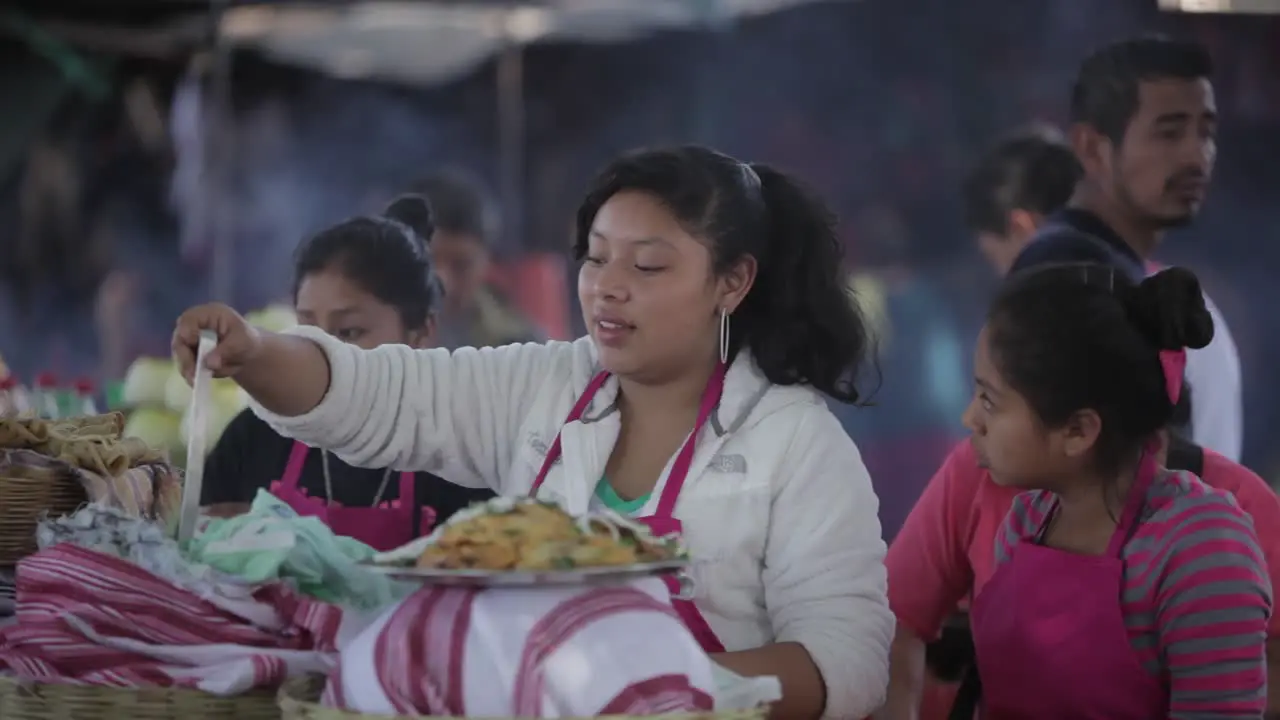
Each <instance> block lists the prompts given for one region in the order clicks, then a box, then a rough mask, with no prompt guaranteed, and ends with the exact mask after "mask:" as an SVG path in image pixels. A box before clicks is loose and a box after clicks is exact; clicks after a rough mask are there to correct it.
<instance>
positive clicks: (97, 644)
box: [0, 543, 372, 694]
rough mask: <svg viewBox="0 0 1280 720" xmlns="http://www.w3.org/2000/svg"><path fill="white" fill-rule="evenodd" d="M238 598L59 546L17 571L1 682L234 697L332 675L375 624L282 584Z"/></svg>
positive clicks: (1, 635)
mask: <svg viewBox="0 0 1280 720" xmlns="http://www.w3.org/2000/svg"><path fill="white" fill-rule="evenodd" d="M230 590H231V591H230V592H228V593H227V594H226V596H225V597H224V596H219V595H217V594H212V593H211V594H210V596H209V597H198V596H197V595H195V594H194V593H192V592H189V591H187V590H183V589H181V588H178V587H176V586H174V585H173V584H171V583H170V582H168V581H167V580H164V579H163V578H160V577H158V576H156V575H153V574H151V573H150V572H148V571H146V570H143V569H142V568H140V567H138V566H137V565H134V564H132V563H130V562H128V561H127V560H123V559H120V558H117V557H114V556H111V555H106V554H103V553H99V552H95V551H93V550H88V549H85V548H82V547H79V546H77V545H74V544H71V543H62V544H59V545H56V546H54V547H51V548H49V549H46V550H42V551H41V552H39V553H36V554H35V555H32V556H30V557H28V558H27V559H25V560H23V561H22V562H21V563H20V564H19V565H18V580H17V614H16V616H15V620H16V621H17V622H14V623H12V624H10V625H8V626H6V627H4V628H2V629H0V672H6V671H7V672H12V673H15V674H17V675H19V676H21V677H24V678H28V679H32V680H36V681H62V682H80V683H86V684H95V685H110V686H117V687H131V686H138V685H161V686H180V687H193V688H199V689H201V690H205V691H207V692H212V693H217V694H235V693H239V692H243V691H245V690H249V689H251V688H260V687H274V686H276V685H278V684H280V683H281V682H282V681H283V680H284V679H285V678H286V677H289V676H293V675H297V674H301V673H308V672H327V671H328V670H330V669H331V668H332V667H334V665H335V664H336V652H337V647H338V644H339V643H340V642H342V641H343V639H344V638H346V637H350V636H354V635H355V634H356V633H357V632H358V630H359V627H357V626H356V624H357V623H360V622H366V624H367V620H371V619H372V618H368V619H365V621H362V620H360V619H359V618H355V617H353V616H347V615H346V614H344V613H343V611H342V610H341V609H339V608H338V607H336V606H333V605H329V604H326V603H322V602H319V601H315V600H311V599H309V598H305V597H302V596H299V595H297V594H296V593H294V592H293V591H292V590H291V589H289V588H288V587H287V586H285V585H283V584H275V585H269V586H263V587H261V588H256V589H246V588H244V587H243V586H240V587H237V588H231V589H230ZM237 594H239V595H240V597H237Z"/></svg>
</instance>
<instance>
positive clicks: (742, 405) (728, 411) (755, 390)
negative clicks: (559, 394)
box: [574, 337, 816, 436]
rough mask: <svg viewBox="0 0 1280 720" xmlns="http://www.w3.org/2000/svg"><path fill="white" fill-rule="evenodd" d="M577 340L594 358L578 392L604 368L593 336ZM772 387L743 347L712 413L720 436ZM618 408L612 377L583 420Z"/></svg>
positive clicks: (736, 425) (597, 418) (711, 422)
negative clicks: (587, 348) (583, 344)
mask: <svg viewBox="0 0 1280 720" xmlns="http://www.w3.org/2000/svg"><path fill="white" fill-rule="evenodd" d="M577 342H579V343H586V344H587V345H588V346H589V347H590V353H591V360H592V362H591V363H590V366H591V370H590V372H589V373H586V374H585V376H583V377H577V378H574V380H575V381H576V382H575V383H574V385H575V386H576V388H577V389H578V392H582V390H583V389H585V388H586V385H587V383H588V382H590V381H591V378H593V377H595V375H596V374H597V373H599V372H601V369H602V368H601V366H600V360H599V355H598V354H597V352H596V347H595V343H594V342H593V341H592V340H591V338H590V337H583V338H580V339H579V340H577ZM771 389H775V388H774V386H773V385H772V384H771V383H770V382H769V380H768V378H766V377H765V376H764V373H763V372H761V370H760V366H759V365H757V364H756V361H755V358H754V356H752V354H751V352H750V351H749V350H747V349H745V348H744V349H742V350H741V351H739V352H738V354H737V357H735V358H734V360H733V362H732V363H731V364H730V365H729V370H728V372H727V373H725V377H724V391H723V393H722V394H721V395H720V403H719V404H718V405H717V406H716V409H715V411H713V412H712V413H711V418H710V420H709V422H708V424H709V425H710V426H711V427H712V428H713V429H714V430H715V433H716V435H717V436H722V435H725V434H726V433H730V432H733V431H735V430H737V429H738V428H739V427H741V426H742V424H743V423H745V422H746V420H747V418H748V417H749V416H750V415H751V412H752V411H753V410H755V409H756V407H757V406H759V405H760V404H761V401H763V400H764V399H765V396H766V395H770V390H771ZM776 389H782V388H776ZM795 390H796V391H801V392H805V391H807V392H808V393H809V394H813V395H815V396H816V393H814V391H812V390H810V389H808V388H795ZM788 394H789V393H788ZM617 410H618V379H617V378H616V377H610V378H609V380H608V381H607V382H605V384H604V386H603V387H601V388H600V391H599V392H597V393H596V396H595V397H594V398H592V400H591V404H590V405H588V406H587V409H586V411H585V412H584V413H583V414H582V422H584V423H594V422H598V421H600V420H602V419H604V418H606V417H608V416H609V415H610V414H612V413H615V412H617Z"/></svg>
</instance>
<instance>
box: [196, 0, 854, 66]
mask: <svg viewBox="0 0 1280 720" xmlns="http://www.w3.org/2000/svg"><path fill="white" fill-rule="evenodd" d="M816 1H823V0H542V1H540V2H445V1H440V0H437V1H435V2H408V1H400V2H394V1H373V2H363V3H354V4H351V5H346V6H343V7H334V6H333V5H332V4H323V3H271V4H258V5H250V6H241V7H232V8H231V9H230V10H228V12H227V13H226V14H225V15H224V16H223V18H222V22H221V25H220V35H221V38H222V39H223V40H224V41H226V42H229V43H231V44H233V45H237V46H243V47H253V48H256V49H259V50H261V51H263V52H264V53H266V54H267V55H269V56H271V57H274V58H275V59H276V60H278V61H280V62H284V63H288V64H293V65H302V66H306V67H311V68H315V69H317V70H320V71H322V72H325V73H327V74H333V75H338V76H342V77H353V78H382V79H388V80H397V81H401V82H409V83H415V84H435V83H442V82H447V81H450V80H453V79H455V78H456V77H458V76H459V75H462V74H464V73H466V72H468V71H470V70H471V69H472V68H474V67H475V66H476V65H478V64H480V63H482V62H484V61H485V60H487V59H488V58H490V57H493V56H494V55H496V54H497V53H499V52H501V51H502V50H504V49H507V48H509V47H511V46H513V45H515V46H520V45H528V44H532V43H540V42H621V41H626V40H631V39H635V38H639V37H643V36H645V35H648V34H651V33H654V32H658V31H663V30H680V29H697V28H705V27H719V26H722V25H723V24H724V23H727V22H731V21H733V20H736V19H739V18H748V17H753V16H759V15H764V14H767V13H772V12H777V11H779V10H783V9H787V8H791V7H795V6H799V5H804V4H809V3H813V2H816ZM825 1H828V2H829V1H831V0H825ZM846 1H847V0H846Z"/></svg>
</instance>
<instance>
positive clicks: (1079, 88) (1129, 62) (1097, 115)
mask: <svg viewBox="0 0 1280 720" xmlns="http://www.w3.org/2000/svg"><path fill="white" fill-rule="evenodd" d="M1212 75H1213V58H1211V57H1210V55H1209V51H1208V50H1206V49H1205V48H1204V46H1203V45H1200V44H1199V43H1196V42H1190V41H1186V40H1174V39H1172V38H1168V37H1165V36H1163V35H1148V36H1144V37H1139V38H1134V39H1131V40H1124V41H1121V42H1117V43H1112V44H1110V45H1107V46H1105V47H1102V48H1099V49H1098V50H1096V51H1094V52H1093V53H1092V54H1090V55H1089V57H1087V58H1085V60H1084V62H1082V63H1081V64H1080V70H1079V73H1078V74H1077V75H1076V81H1075V84H1074V85H1073V86H1072V88H1071V121H1072V122H1074V123H1083V124H1086V125H1089V126H1091V127H1093V128H1094V129H1095V130H1097V131H1098V132H1100V133H1102V134H1103V135H1106V136H1107V137H1108V138H1110V139H1111V141H1112V142H1114V143H1117V144H1119V143H1121V142H1122V141H1123V140H1124V135H1125V131H1126V130H1128V129H1129V123H1130V121H1132V120H1133V116H1134V115H1136V114H1137V113H1138V105H1139V103H1140V101H1141V94H1140V92H1139V90H1140V86H1141V85H1142V83H1146V82H1155V81H1158V80H1201V79H1207V78H1209V77H1210V76H1212Z"/></svg>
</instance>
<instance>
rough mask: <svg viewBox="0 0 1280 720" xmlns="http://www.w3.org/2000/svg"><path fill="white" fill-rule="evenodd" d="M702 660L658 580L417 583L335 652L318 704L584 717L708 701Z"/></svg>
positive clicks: (705, 706) (392, 711) (380, 710)
mask: <svg viewBox="0 0 1280 720" xmlns="http://www.w3.org/2000/svg"><path fill="white" fill-rule="evenodd" d="M712 667H713V663H712V661H711V659H710V658H709V657H708V656H707V655H706V653H704V652H703V651H702V650H701V648H699V646H698V643H697V641H695V640H694V639H693V636H692V635H691V634H690V633H689V631H688V630H687V629H686V628H685V626H684V624H683V623H682V622H681V621H680V619H679V617H678V616H677V615H676V614H675V611H674V610H673V609H672V607H671V603H670V600H669V598H668V593H667V589H666V586H665V585H663V583H662V581H661V580H660V579H657V578H646V579H642V580H637V581H634V582H632V583H630V584H626V585H619V586H610V587H577V586H575V587H539V588H493V589H478V588H449V587H440V586H434V587H427V588H423V589H421V590H419V591H418V592H416V593H414V594H413V595H412V596H410V597H409V598H407V599H406V600H404V601H403V602H401V603H399V604H398V605H396V606H395V607H393V608H391V609H390V610H388V611H386V612H385V613H383V615H382V616H381V617H379V618H378V619H377V620H375V621H374V622H373V624H371V625H370V626H369V627H367V628H366V629H365V630H364V631H363V632H361V633H360V635H359V636H358V637H356V638H355V639H354V640H352V641H351V642H350V643H349V644H348V645H346V646H345V647H344V649H343V652H342V655H341V658H340V661H339V665H338V668H337V669H336V670H335V671H334V672H333V673H332V674H331V675H330V676H329V682H328V685H327V687H326V690H325V694H324V698H323V700H322V702H323V703H325V704H327V705H329V706H333V707H339V708H344V709H347V710H354V711H358V712H365V713H372V714H384V715H396V714H399V715H441V716H472V717H593V716H596V715H612V714H619V715H656V714H661V713H673V712H699V711H707V710H711V709H713V707H714V705H715V697H714V696H715V692H716V680H715V677H714V675H713V670H712Z"/></svg>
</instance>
